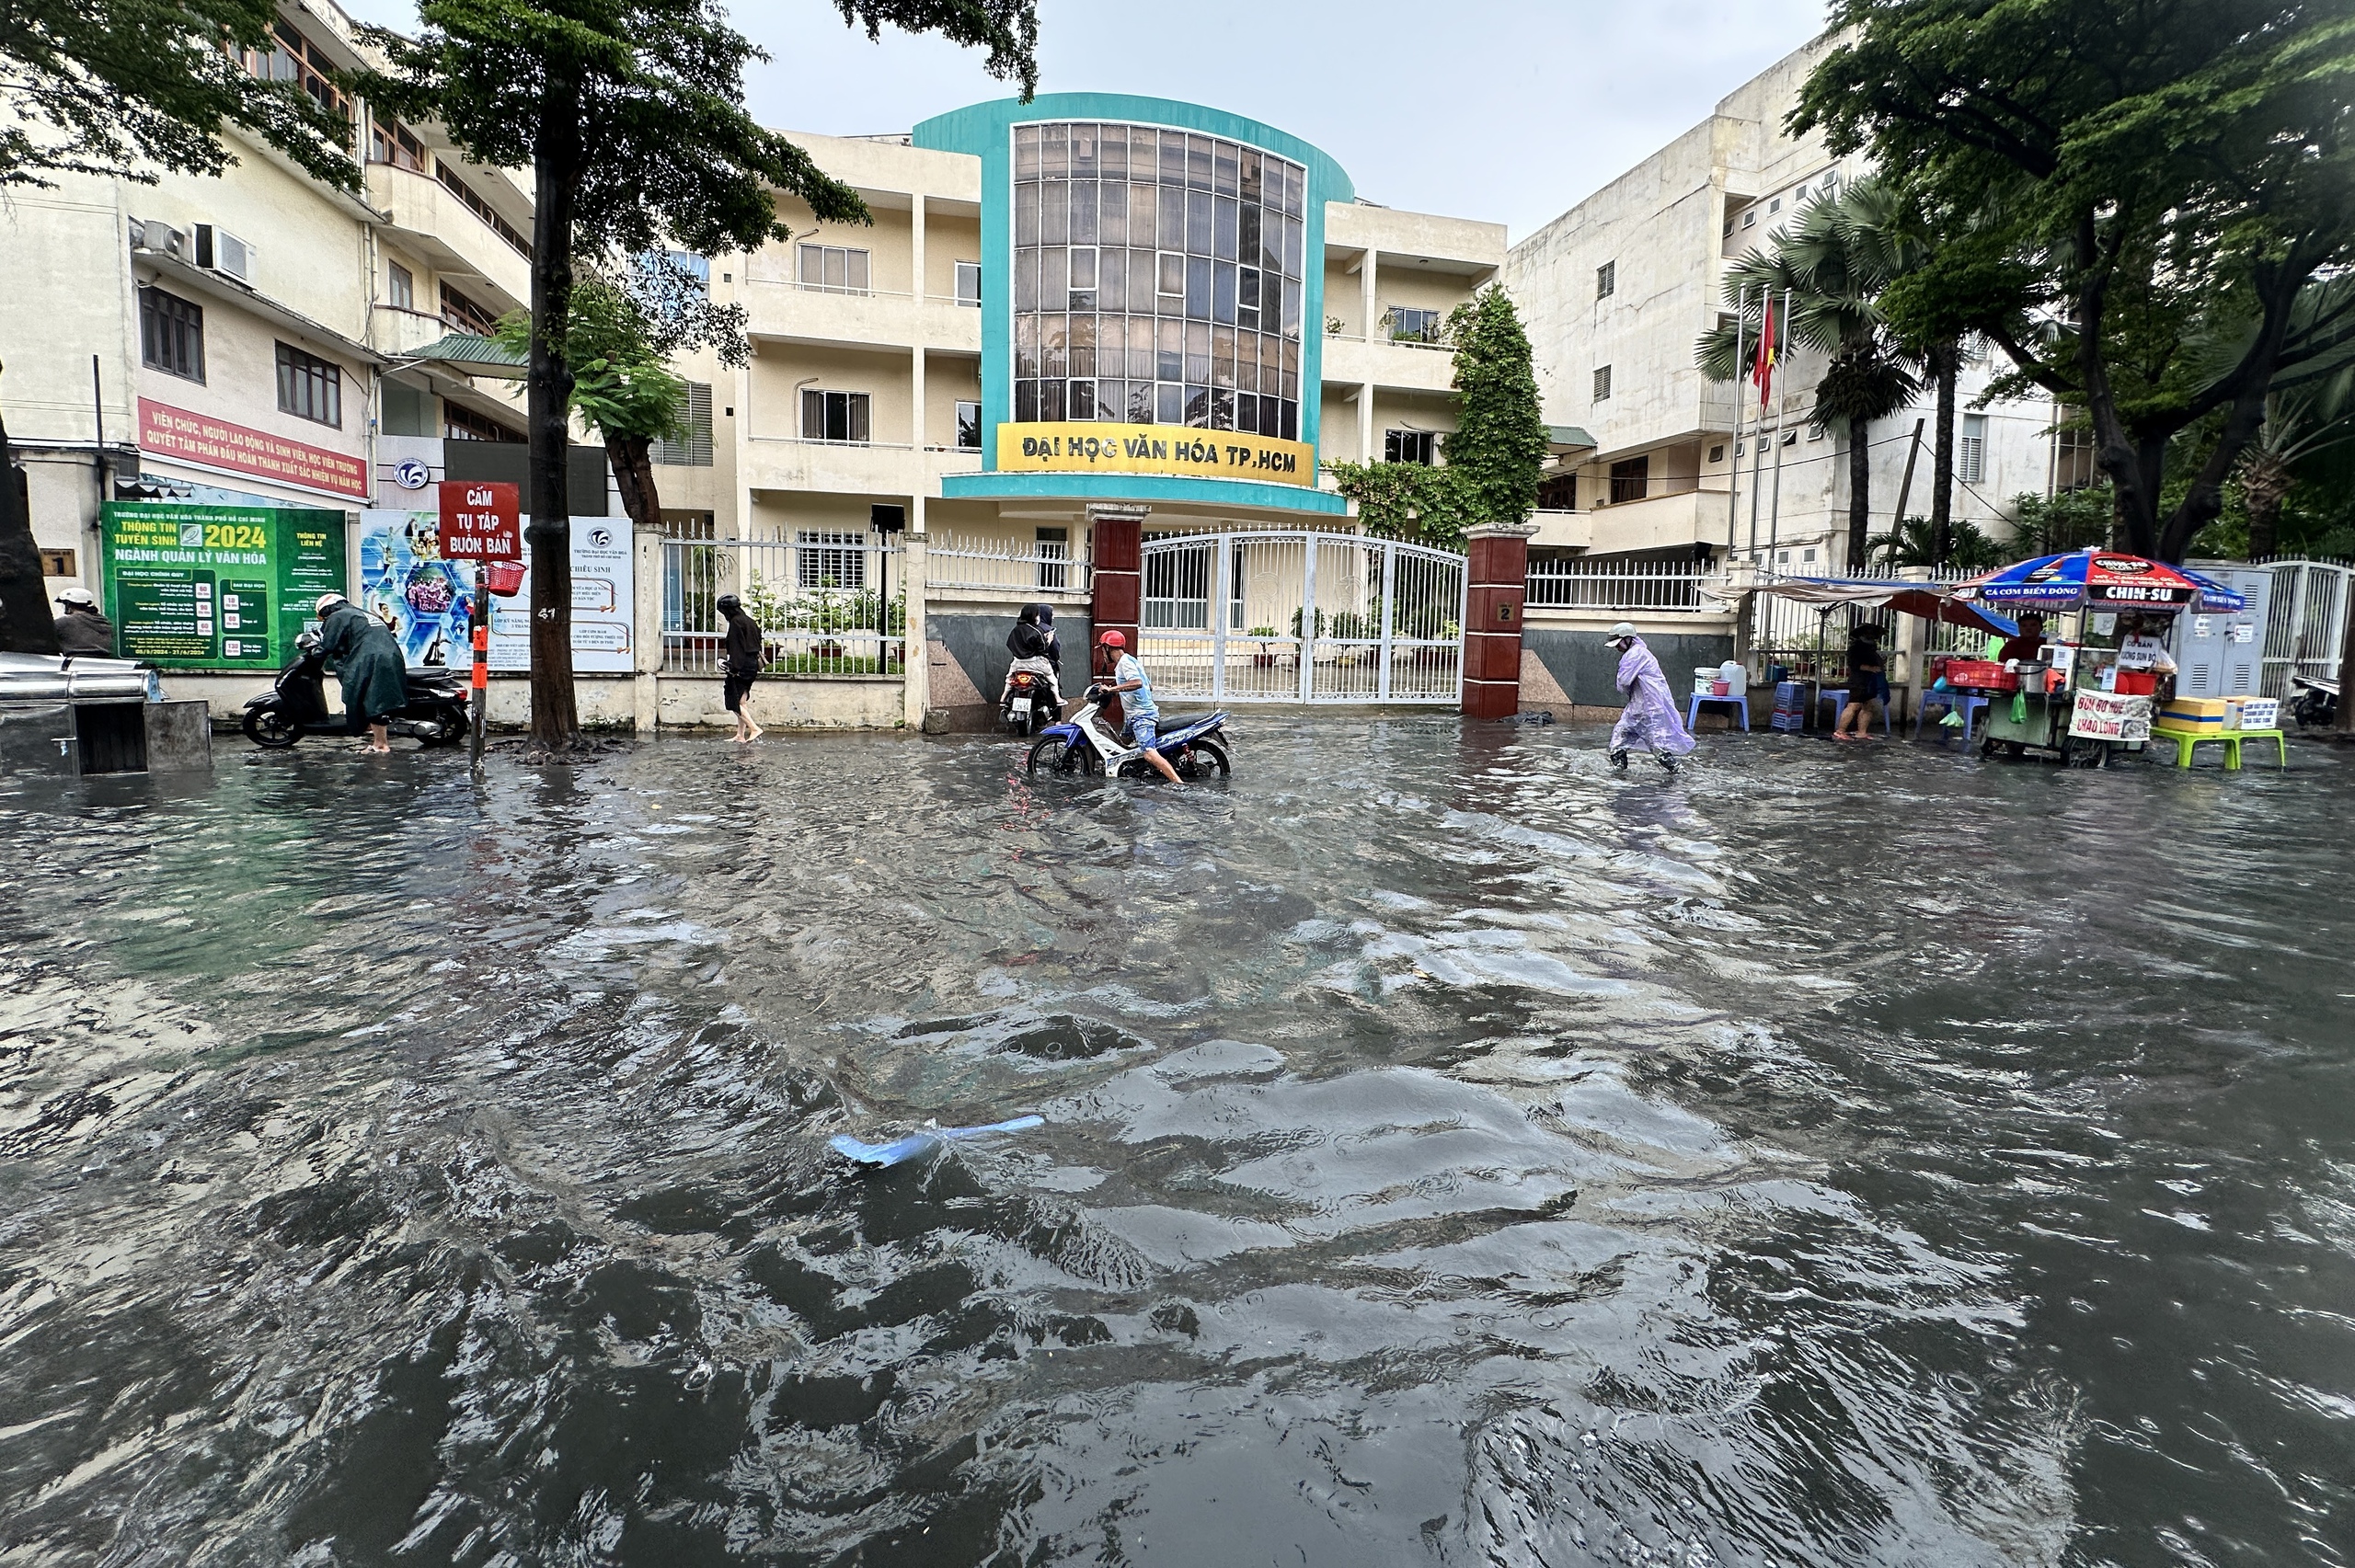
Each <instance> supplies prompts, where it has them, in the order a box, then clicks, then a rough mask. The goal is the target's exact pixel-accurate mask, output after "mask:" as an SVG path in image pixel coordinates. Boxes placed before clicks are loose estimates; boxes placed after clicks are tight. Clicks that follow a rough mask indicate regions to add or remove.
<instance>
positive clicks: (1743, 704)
mask: <svg viewBox="0 0 2355 1568" xmlns="http://www.w3.org/2000/svg"><path fill="white" fill-rule="evenodd" d="M1703 703H1730V704H1733V705H1734V706H1736V707H1739V708H1740V710H1741V732H1742V733H1743V734H1744V735H1748V734H1749V733H1750V699H1749V698H1748V697H1746V696H1745V697H1705V696H1703V695H1701V693H1700V692H1694V693H1693V700H1692V701H1691V702H1689V703H1687V704H1684V727H1685V728H1687V729H1690V728H1692V727H1693V725H1694V721H1695V720H1697V719H1698V718H1699V717H1700V716H1701V704H1703Z"/></svg>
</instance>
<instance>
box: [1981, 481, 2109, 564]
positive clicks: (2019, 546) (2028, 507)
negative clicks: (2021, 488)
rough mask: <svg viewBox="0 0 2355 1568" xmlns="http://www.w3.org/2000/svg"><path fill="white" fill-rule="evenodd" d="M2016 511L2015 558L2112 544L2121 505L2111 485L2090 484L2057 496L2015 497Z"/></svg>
mask: <svg viewBox="0 0 2355 1568" xmlns="http://www.w3.org/2000/svg"><path fill="white" fill-rule="evenodd" d="M2012 513H2013V522H2012V531H2013V532H2012V550H2013V552H2014V555H2013V558H2014V559H2016V560H2029V559H2032V558H2034V557H2035V556H2038V555H2063V554H2066V553H2067V552H2069V551H2071V550H2082V549H2084V548H2085V546H2087V545H2088V544H2108V543H2109V531H2110V524H2111V521H2112V520H2113V518H2114V517H2115V516H2116V513H2117V507H2116V504H2115V502H2114V501H2113V499H2112V498H2111V496H2110V493H2109V486H2108V485H2087V486H2084V487H2083V488H2081V489H2075V490H2063V491H2062V492H2061V494H2059V495H2057V496H2038V495H2018V496H2014V497H2013V498H2012ZM1998 564H1999V565H2000V564H2001V563H1998Z"/></svg>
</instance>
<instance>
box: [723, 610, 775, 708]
mask: <svg viewBox="0 0 2355 1568" xmlns="http://www.w3.org/2000/svg"><path fill="white" fill-rule="evenodd" d="M719 614H720V618H721V619H722V620H724V621H726V622H727V623H728V657H727V666H726V668H727V674H728V681H727V685H726V687H725V688H724V690H725V692H726V693H727V701H728V711H729V713H731V714H734V715H736V734H735V736H734V737H733V738H734V740H735V742H736V744H737V745H739V746H744V745H749V744H751V743H752V741H755V740H758V739H759V738H761V736H762V734H763V733H764V731H763V730H762V728H761V727H760V726H759V725H757V724H754V723H753V722H752V715H751V714H749V713H746V712H745V711H744V699H745V698H746V697H748V696H750V695H751V694H752V681H754V679H755V678H757V677H758V676H759V675H760V673H761V665H762V663H763V662H764V661H763V659H762V658H761V644H762V637H761V624H760V623H759V622H758V621H755V620H753V619H752V617H751V616H750V615H747V614H745V613H744V601H742V600H741V599H739V598H737V597H736V596H735V595H734V594H732V593H723V594H721V595H720V596H719Z"/></svg>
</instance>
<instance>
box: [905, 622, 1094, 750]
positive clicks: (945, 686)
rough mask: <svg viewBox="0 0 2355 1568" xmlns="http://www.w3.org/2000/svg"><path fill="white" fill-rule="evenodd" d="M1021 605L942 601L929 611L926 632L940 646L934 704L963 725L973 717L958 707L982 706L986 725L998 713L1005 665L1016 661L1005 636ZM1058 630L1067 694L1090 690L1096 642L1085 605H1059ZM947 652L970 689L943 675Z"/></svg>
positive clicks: (934, 643) (1092, 624)
mask: <svg viewBox="0 0 2355 1568" xmlns="http://www.w3.org/2000/svg"><path fill="white" fill-rule="evenodd" d="M1021 608H1022V607H1021V605H1020V604H1019V603H1014V602H1009V603H1006V604H1004V605H994V604H981V603H973V602H966V603H962V604H959V603H955V602H953V601H952V602H950V603H948V604H944V603H942V602H941V601H938V600H936V601H933V603H932V605H931V607H930V608H929V609H928V610H927V611H926V612H925V635H926V636H928V637H929V638H930V639H931V642H932V645H933V647H934V648H935V650H936V655H935V661H934V664H935V668H934V675H933V699H932V702H933V706H935V707H936V708H945V709H947V710H948V712H949V713H950V715H951V716H952V719H954V720H957V721H960V722H959V727H964V724H963V722H962V721H965V720H967V719H968V718H969V717H970V716H971V715H966V714H962V713H960V712H959V709H965V708H973V707H976V706H977V705H978V707H979V710H980V713H981V715H982V720H983V722H984V723H986V722H987V721H988V718H989V716H990V715H993V714H994V710H995V704H996V703H997V699H998V693H999V692H1003V691H1004V690H1005V671H1006V667H1007V666H1008V665H1010V664H1012V663H1013V662H1014V656H1013V655H1012V654H1010V653H1008V652H1006V650H1005V638H1006V634H1007V633H1009V632H1011V631H1012V630H1013V629H1014V622H1015V617H1016V616H1017V614H1018V613H1019V612H1020V611H1021ZM1055 633H1056V635H1058V636H1059V637H1060V638H1061V639H1062V641H1063V695H1064V697H1065V698H1067V699H1068V698H1075V697H1077V696H1078V695H1079V694H1080V692H1084V691H1086V689H1087V669H1088V664H1087V659H1088V648H1089V647H1090V645H1091V644H1093V643H1094V641H1095V625H1094V623H1093V622H1092V621H1091V620H1090V619H1089V617H1088V612H1087V608H1086V606H1085V605H1073V606H1064V605H1060V604H1059V605H1057V606H1056V607H1055ZM944 651H945V652H946V654H947V655H948V658H949V660H950V661H951V662H952V663H953V664H954V666H955V669H956V671H957V673H958V674H960V675H962V677H963V678H964V680H965V681H968V682H970V683H971V691H970V692H965V691H962V690H960V689H959V688H958V687H957V686H956V684H955V681H954V678H953V677H952V678H951V679H950V680H948V681H943V680H942V679H941V672H940V670H939V667H938V665H939V660H938V654H939V653H940V652H944ZM976 697H978V698H979V704H976V703H975V700H974V699H975V698H976ZM960 699H961V700H960Z"/></svg>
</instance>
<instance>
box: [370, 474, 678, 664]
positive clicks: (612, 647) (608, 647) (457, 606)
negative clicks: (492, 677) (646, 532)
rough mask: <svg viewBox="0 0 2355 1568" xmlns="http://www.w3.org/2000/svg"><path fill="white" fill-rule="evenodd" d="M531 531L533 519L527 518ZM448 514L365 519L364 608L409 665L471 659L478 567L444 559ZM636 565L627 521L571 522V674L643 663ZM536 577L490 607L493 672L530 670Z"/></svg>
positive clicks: (379, 514)
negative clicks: (382, 623)
mask: <svg viewBox="0 0 2355 1568" xmlns="http://www.w3.org/2000/svg"><path fill="white" fill-rule="evenodd" d="M522 521H523V527H525V528H526V529H528V528H529V527H530V525H531V519H530V518H528V517H526V518H524V519H523V520H522ZM441 532H442V514H441V513H440V512H439V511H438V510H436V511H390V510H377V511H366V512H362V514H361V521H360V602H361V606H362V608H363V609H365V610H367V611H368V612H370V613H371V614H374V615H378V616H382V617H385V618H386V619H388V620H390V622H391V623H392V627H393V635H394V636H395V638H396V639H397V640H398V641H399V643H400V645H401V651H402V652H403V653H405V654H407V655H408V660H409V662H410V663H411V664H450V665H461V664H465V662H466V661H467V655H466V652H465V649H466V647H467V640H468V636H469V631H468V624H469V622H470V620H471V618H472V616H473V614H474V567H473V565H472V564H471V563H469V562H464V561H449V560H444V559H443V558H442V550H441ZM636 586H637V570H636V563H635V561H634V559H633V557H632V552H631V548H630V532H629V525H628V524H627V523H626V522H624V521H619V520H616V519H613V518H603V517H576V518H574V519H573V520H572V671H573V673H574V674H576V675H628V674H631V673H633V672H634V670H635V666H636V652H637V647H636V631H635V628H636V626H637V619H636V616H637V599H636V595H635V591H634V590H635V589H636ZM531 634H532V574H531V571H530V570H529V568H528V567H526V569H525V571H524V573H523V587H522V588H521V589H518V590H517V591H516V594H515V596H514V597H513V598H512V599H493V600H492V601H490V655H489V662H490V668H491V669H492V670H497V671H500V672H505V673H521V672H523V671H525V670H530V669H531V668H532V636H531Z"/></svg>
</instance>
